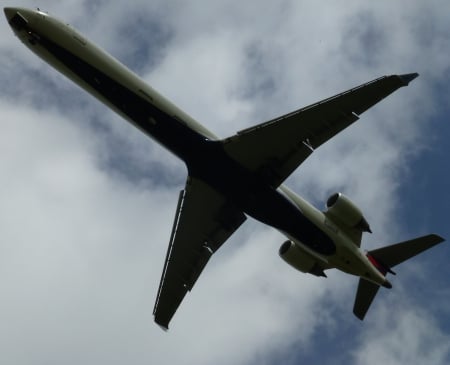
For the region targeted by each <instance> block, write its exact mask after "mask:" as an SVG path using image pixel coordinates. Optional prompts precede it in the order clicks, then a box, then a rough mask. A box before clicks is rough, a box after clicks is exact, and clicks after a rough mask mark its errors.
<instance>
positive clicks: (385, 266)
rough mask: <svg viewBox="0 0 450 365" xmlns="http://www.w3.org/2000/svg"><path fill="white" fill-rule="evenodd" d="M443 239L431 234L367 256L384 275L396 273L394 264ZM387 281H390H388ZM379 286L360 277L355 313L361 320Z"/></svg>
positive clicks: (377, 250) (370, 252) (374, 251)
mask: <svg viewBox="0 0 450 365" xmlns="http://www.w3.org/2000/svg"><path fill="white" fill-rule="evenodd" d="M443 241H444V239H443V238H442V237H440V236H438V235H435V234H430V235H427V236H423V237H418V238H415V239H412V240H409V241H405V242H400V243H397V244H394V245H391V246H386V247H382V248H378V249H376V250H373V251H369V252H368V253H367V258H368V259H369V261H370V262H371V263H372V264H373V265H374V266H375V267H376V268H377V269H378V271H380V272H381V273H382V274H383V275H387V274H388V273H390V274H394V275H395V273H394V271H392V268H393V267H394V266H396V265H398V264H401V263H402V262H403V261H406V260H408V259H410V258H411V257H414V256H416V255H418V254H419V253H421V252H423V251H425V250H428V249H429V248H431V247H433V246H435V245H437V244H438V243H441V242H443ZM386 283H389V282H388V281H386ZM386 287H388V288H390V287H391V286H390V285H389V284H388V285H386ZM379 288H380V286H379V285H377V284H374V283H372V282H369V281H367V280H365V279H363V278H360V279H359V284H358V290H357V292H356V298H355V304H354V307H353V313H354V314H355V316H356V317H358V318H359V319H360V320H363V319H364V317H365V315H366V313H367V311H368V310H369V307H370V305H371V304H372V301H373V299H374V298H375V295H376V294H377V292H378V289H379Z"/></svg>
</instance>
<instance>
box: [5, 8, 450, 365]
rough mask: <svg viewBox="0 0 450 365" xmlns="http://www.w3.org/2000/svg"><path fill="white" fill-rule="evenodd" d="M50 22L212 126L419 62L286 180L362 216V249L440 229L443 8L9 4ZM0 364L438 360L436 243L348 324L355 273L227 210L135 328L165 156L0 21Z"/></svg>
mask: <svg viewBox="0 0 450 365" xmlns="http://www.w3.org/2000/svg"><path fill="white" fill-rule="evenodd" d="M2 6H24V7H29V8H36V7H39V8H40V9H41V10H45V11H48V12H49V13H50V14H51V15H54V16H57V17H58V18H60V19H63V20H64V21H65V22H67V23H70V24H71V25H72V26H74V27H76V28H77V29H78V30H79V31H80V32H81V33H82V34H84V35H85V36H86V37H87V38H89V39H90V40H91V41H93V42H94V43H96V44H98V45H99V46H100V47H102V48H103V49H105V50H107V51H108V52H109V53H111V54H112V55H113V56H114V57H116V58H117V59H119V60H120V61H121V62H123V63H124V64H125V65H127V66H128V67H130V68H131V69H132V70H133V71H135V72H136V73H137V74H139V75H140V76H141V77H142V78H143V79H144V80H145V81H146V82H148V83H149V84H150V85H152V87H154V88H155V89H157V90H158V91H159V92H160V93H162V94H163V95H165V96H166V97H167V98H168V99H169V100H171V101H173V102H174V103H175V104H177V105H178V106H179V107H180V108H181V109H183V110H184V111H186V112H187V113H188V114H189V115H191V116H192V117H194V118H195V119H196V120H198V121H199V122H200V123H202V124H203V125H205V126H206V127H207V128H208V129H210V130H211V131H212V132H214V133H216V134H217V135H219V136H220V137H227V136H230V135H232V134H234V133H236V131H238V130H241V129H244V128H246V127H249V126H252V125H255V124H257V123H261V122H264V121H267V120H269V119H272V118H274V117H276V116H279V115H282V114H285V113H288V112H291V111H293V110H296V109H298V108H300V107H303V106H306V105H308V104H311V103H313V102H316V101H318V100H321V99H324V98H326V97H329V96H332V95H334V94H336V93H339V92H342V91H344V90H347V89H349V88H351V87H354V86H357V85H359V84H362V83H364V82H367V81H370V80H372V79H374V78H377V77H379V76H382V75H390V74H401V73H410V72H418V73H419V74H420V77H419V78H418V79H416V80H414V82H412V83H411V84H410V85H409V86H408V87H407V88H402V89H400V90H398V91H397V92H395V93H394V94H392V95H391V96H389V97H388V98H387V99H385V100H383V101H382V102H381V103H379V104H378V105H377V106H375V107H374V108H373V109H371V110H370V111H368V112H366V113H364V114H363V115H362V116H361V119H360V120H359V121H358V122H357V123H355V124H354V125H352V126H351V127H349V128H347V129H346V130H345V131H343V132H342V133H341V134H339V135H338V136H337V137H336V138H334V139H333V140H331V141H329V142H327V143H326V144H325V145H323V146H321V147H320V148H319V149H318V150H317V151H315V152H314V154H313V155H311V156H310V157H309V158H308V160H306V161H305V163H304V164H303V165H302V166H300V167H299V168H298V169H297V170H296V171H295V172H294V174H293V175H292V176H291V177H290V178H289V179H288V180H287V185H288V186H289V187H290V188H291V189H293V190H294V191H296V192H297V193H298V194H300V195H301V196H303V197H305V198H307V199H308V200H310V201H311V202H312V203H313V204H314V205H315V206H316V207H318V208H320V209H325V201H326V199H327V197H328V196H329V195H331V194H332V193H334V192H336V191H341V192H343V193H345V194H346V195H347V196H348V197H349V198H350V199H351V200H352V201H354V202H355V203H356V204H357V205H358V206H359V207H360V208H361V209H362V211H363V212H364V214H365V216H366V218H367V220H368V221H369V223H370V225H371V228H372V230H373V234H371V235H367V234H366V235H365V236H364V238H363V244H362V245H363V247H364V248H366V249H371V248H375V247H380V246H383V245H386V244H391V243H395V242H398V241H403V240H407V239H410V238H413V237H415V236H420V235H424V234H428V233H437V234H440V235H442V236H443V237H447V238H448V237H450V229H449V226H448V223H447V219H448V207H449V204H450V194H449V189H448V186H449V183H450V173H449V172H448V168H447V165H448V159H447V156H448V155H449V153H450V145H449V143H448V138H449V136H450V126H449V123H448V115H449V112H450V107H449V101H448V100H449V97H450V88H449V87H448V85H449V83H450V46H449V44H450V27H449V26H448V23H449V15H448V14H450V3H449V2H448V1H446V0H430V1H425V0H422V1H421V0H411V1H409V2H408V5H407V6H405V3H403V2H394V1H388V0H380V1H377V2H369V1H359V0H346V1H345V2H344V1H320V2H318V1H289V0H283V1H255V0H249V1H246V2H242V1H233V0H228V1H219V0H215V1H214V0H213V1H209V2H205V1H199V0H192V1H189V2H187V1H186V2H185V1H179V0H178V1H177V0H165V1H162V0H154V1H148V0H145V1H143V0H129V1H127V3H126V5H125V6H124V4H123V3H122V2H111V1H102V0H98V1H85V0H76V1H74V0H66V1H64V2H62V1H50V0H49V1H45V0H43V1H40V2H36V1H17V2H16V3H5V4H3V2H2ZM0 34H1V37H0V64H1V65H2V67H1V68H0V81H1V85H2V87H1V89H0V123H1V133H0V179H1V180H0V181H1V188H0V202H1V203H0V293H1V297H0V298H1V299H0V324H1V326H0V362H1V363H5V364H15V365H25V364H60V363H64V364H68V365H71V364H81V363H82V364H85V365H91V364H92V365H93V364H96V365H98V364H112V365H116V364H125V363H126V364H133V365H141V364H149V363H155V364H211V363H215V364H219V365H220V364H239V365H241V364H242V365H253V364H258V365H260V364H267V365H270V364H278V363H284V364H299V363H322V364H362V363H364V364H368V365H371V364H379V363H383V364H386V365H391V364H392V365H395V364H405V363H410V364H412V363H427V364H448V363H450V308H449V307H448V303H449V302H450V287H449V283H450V280H449V277H450V268H449V265H448V257H449V256H450V248H449V245H448V243H443V244H442V245H440V246H437V247H435V248H433V249H432V250H430V251H428V252H426V253H424V254H423V255H421V256H418V257H417V258H415V259H413V260H411V261H410V262H408V263H407V264H403V265H401V266H399V267H398V268H396V269H397V270H395V271H396V272H397V276H396V277H390V280H391V282H392V284H393V289H392V290H386V289H383V288H382V289H381V290H380V291H379V294H378V296H377V298H376V299H375V301H374V303H373V305H372V307H371V309H370V311H369V313H368V315H367V317H366V319H365V320H364V321H363V322H360V321H359V320H357V319H356V318H355V317H354V316H353V314H352V307H353V300H354V295H355V291H356V286H357V281H358V280H357V278H355V277H351V276H349V275H346V274H343V273H340V272H337V271H330V272H328V278H327V279H324V278H317V277H314V276H311V275H305V274H302V273H299V272H297V271H295V270H293V269H292V268H291V267H289V266H288V265H286V264H285V263H284V262H283V261H282V260H281V259H280V258H279V257H278V248H279V246H280V245H281V244H282V243H283V242H284V240H285V238H284V237H283V236H282V235H281V234H280V233H279V232H277V231H275V230H273V229H272V228H270V227H266V226H264V225H262V224H260V223H258V222H256V221H254V220H251V219H248V220H247V222H246V223H245V224H244V225H243V226H242V227H241V228H240V229H239V230H238V232H236V233H235V234H234V235H233V236H232V238H231V239H230V240H229V241H228V243H227V244H226V245H224V246H223V247H222V248H221V250H219V251H218V252H217V253H216V254H215V255H214V257H213V258H212V259H211V260H210V262H209V264H208V266H207V267H206V269H205V270H204V272H203V274H202V276H201V277H200V279H199V280H198V282H197V283H196V286H195V287H194V289H193V290H192V292H190V293H189V294H188V295H187V296H186V298H185V300H184V302H183V303H182V305H181V307H180V308H179V310H178V312H177V313H176V314H175V316H174V318H173V320H172V322H171V326H170V330H169V331H168V332H164V331H162V330H161V329H160V328H159V327H158V326H157V325H155V324H154V322H153V317H152V309H153V304H154V300H155V297H156V293H157V288H158V285H159V280H160V275H161V271H162V268H163V264H164V258H165V254H166V249H167V245H168V241H169V237H170V232H171V228H172V221H173V218H174V214H175V208H176V203H177V198H178V192H179V190H181V189H182V188H183V186H184V182H185V179H186V173H187V172H186V168H185V166H184V165H183V164H182V163H181V162H180V161H178V160H177V159H176V157H174V156H173V155H171V154H170V152H168V151H166V150H164V148H162V147H161V146H159V145H158V144H157V143H156V142H154V141H152V140H151V139H149V138H148V137H147V136H145V135H143V134H142V133H141V132H139V131H138V130H136V129H135V128H134V127H133V126H131V125H130V124H128V123H127V122H125V121H124V120H122V119H121V118H120V117H119V116H117V115H115V114H114V113H113V112H112V111H110V110H108V108H107V107H105V106H104V105H102V104H101V103H100V102H98V101H97V100H95V99H93V98H92V97H91V96H90V95H88V94H86V93H85V92H84V91H83V90H81V89H80V88H79V87H77V86H76V85H74V84H72V83H71V82H70V81H68V80H67V79H65V78H64V77H63V76H61V75H59V74H58V73H57V72H56V71H55V70H54V69H52V68H51V67H50V66H48V65H47V64H45V63H44V62H43V61H41V60H40V59H38V58H37V57H36V56H35V55H34V54H32V53H31V52H30V51H29V50H28V49H26V47H24V46H23V45H22V44H21V43H20V41H19V40H18V39H17V38H16V37H15V36H14V35H13V33H12V31H11V30H10V28H9V26H8V24H7V22H6V21H5V20H3V21H0Z"/></svg>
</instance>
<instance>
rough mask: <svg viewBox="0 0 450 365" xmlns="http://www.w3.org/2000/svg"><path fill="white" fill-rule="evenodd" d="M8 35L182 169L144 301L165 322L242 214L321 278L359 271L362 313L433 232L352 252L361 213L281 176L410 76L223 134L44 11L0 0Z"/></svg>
mask: <svg viewBox="0 0 450 365" xmlns="http://www.w3.org/2000/svg"><path fill="white" fill-rule="evenodd" d="M4 12H5V15H6V18H7V20H8V23H9V24H10V26H11V28H12V30H13V32H14V33H15V34H16V36H17V37H18V38H19V39H20V40H21V41H22V42H23V43H24V44H25V45H26V46H27V47H28V48H29V49H30V50H31V51H33V52H34V53H35V54H36V55H38V56H39V57H40V58H42V59H43V60H44V61H45V62H47V63H49V64H50V65H51V66H53V67H54V68H56V69H57V70H58V71H59V72H61V73H62V74H64V75H65V76H67V77H68V78H69V79H71V80H72V81H74V82H75V83H76V84H78V85H79V86H80V87H82V88H83V89H84V90H86V91H87V92H89V93H90V94H92V95H93V96H95V97H96V98H97V99H99V100H100V101H101V102H103V103H104V104H106V105H107V106H108V107H110V108H112V109H113V110H114V111H116V112H117V113H118V114H120V115H121V116H122V117H123V118H124V119H126V120H127V121H128V122H130V123H131V124H133V125H134V126H136V127H137V128H139V129H140V130H141V131H142V132H143V133H145V134H146V135H148V136H149V137H151V138H153V139H154V140H156V141H157V142H159V143H160V144H162V145H163V146H164V147H166V148H167V149H168V150H170V151H171V152H172V153H173V154H175V155H176V156H178V157H179V158H180V159H181V160H182V161H184V162H185V164H186V166H187V171H188V177H187V181H186V185H185V187H184V189H183V190H182V191H181V192H180V195H179V199H178V205H177V208H176V216H175V221H174V224H173V228H172V233H171V237H170V241H169V246H168V249H167V255H166V258H165V263H164V268H163V271H162V276H161V280H160V285H159V289H158V292H157V296H156V302H155V306H154V310H153V314H154V319H155V322H156V323H157V324H159V325H160V326H161V327H163V328H165V329H167V328H168V326H169V322H170V321H171V319H172V317H173V316H174V314H175V312H176V311H177V309H178V307H179V305H180V304H181V302H182V300H183V298H184V296H185V295H186V293H187V292H188V291H190V290H191V289H192V288H193V286H194V284H195V282H196V281H197V279H198V277H199V276H200V274H201V272H202V270H203V269H204V267H205V265H206V264H207V262H208V260H209V259H210V258H211V256H212V255H213V254H214V253H215V252H216V251H217V250H218V249H219V248H220V247H221V245H222V244H223V243H224V242H225V241H226V240H227V239H228V238H229V237H230V236H231V235H232V234H233V233H234V232H235V231H236V230H237V229H238V228H239V227H240V226H241V225H242V224H243V223H244V221H245V220H246V218H247V216H250V217H253V218H254V219H256V220H258V221H260V222H262V223H264V224H267V225H269V226H272V227H274V228H275V229H277V230H279V231H280V232H281V233H283V234H284V235H285V236H286V241H285V242H284V243H283V244H282V245H281V247H280V249H279V255H280V256H281V258H282V259H283V260H284V261H285V262H287V263H288V264H289V265H291V266H293V267H294V268H295V269H297V270H299V271H301V272H303V273H309V274H312V275H316V276H323V277H326V274H325V271H326V270H329V269H332V268H336V269H338V270H341V271H343V272H346V273H349V274H351V275H355V276H357V277H359V278H360V279H359V285H358V289H357V293H356V298H355V302H354V308H353V312H354V314H355V315H356V316H357V317H358V318H359V319H361V320H362V319H363V318H364V316H365V315H366V312H367V310H368V309H369V306H370V305H371V303H372V301H373V299H374V297H375V295H376V294H377V291H378V289H379V288H380V287H385V288H391V287H392V285H391V283H390V282H389V281H388V279H387V278H386V275H387V274H388V273H390V274H394V272H393V270H392V268H393V267H394V266H396V265H398V264H400V263H402V262H403V261H405V260H407V259H409V258H410V257H413V256H415V255H417V254H419V253H421V252H422V251H425V250H427V249H428V248H430V247H432V246H434V245H436V244H438V243H440V242H442V241H443V238H441V237H440V236H438V235H435V234H430V235H426V236H422V237H419V238H415V239H412V240H408V241H404V242H401V243H397V244H394V245H391V246H386V247H382V248H379V249H375V250H372V251H368V252H367V251H363V250H362V249H361V248H360V246H361V240H362V235H363V233H364V232H371V228H370V226H369V223H368V222H367V220H366V219H365V217H364V215H363V213H362V212H361V210H360V209H359V208H358V207H357V206H356V205H355V204H354V203H352V201H351V200H350V199H349V198H347V197H346V196H344V195H343V194H341V193H336V194H333V195H332V196H331V197H330V198H329V199H328V200H327V202H326V206H327V209H326V210H325V211H320V210H318V209H317V208H315V207H313V206H312V205H311V204H310V203H308V202H307V201H305V200H304V199H303V198H301V197H300V196H299V195H297V194H295V193H294V192H293V191H291V190H289V189H288V188H287V187H286V186H284V185H283V182H284V180H285V179H286V178H287V177H288V176H289V175H290V174H291V173H292V172H293V171H294V170H295V169H296V168H297V167H298V166H299V165H300V164H302V162H303V161H305V160H306V159H307V158H308V156H310V155H311V153H312V152H313V151H314V150H315V149H316V148H318V147H319V146H320V145H322V144H323V143H325V142H326V141H328V140H329V139H330V138H332V137H334V136H335V135H336V134H338V133H339V132H340V131H342V130H343V129H345V128H346V127H348V126H349V125H351V124H352V123H354V122H356V121H357V120H358V119H359V116H360V115H361V114H362V113H363V112H365V111H366V110H367V109H369V108H370V107H372V106H373V105H375V104H376V103H378V102H379V101H380V100H382V99H383V98H385V97H386V96H388V95H389V94H391V93H392V92H394V91H396V90H397V89H399V88H401V87H403V86H407V85H408V84H409V83H410V82H411V81H412V80H413V79H415V78H416V77H417V76H418V74H416V73H410V74H403V75H390V76H383V77H380V78H378V79H375V80H373V81H370V82H368V83H365V84H362V85H360V86H357V87H355V88H352V89H350V90H348V91H345V92H343V93H341V94H338V95H335V96H332V97H330V98H328V99H325V100H322V101H320V102H318V103H315V104H312V105H309V106H307V107H304V108H301V109H299V110H296V111H294V112H291V113H289V114H286V115H283V116H280V117H278V118H276V119H273V120H269V121H267V122H264V123H262V124H259V125H256V126H254V127H251V128H248V129H245V130H242V131H240V132H238V133H236V134H235V135H233V136H230V137H229V138H225V139H219V138H217V137H216V136H215V135H214V134H213V133H212V132H210V131H209V130H208V129H206V128H205V127H203V126H202V125H200V124H199V123H198V122H197V121H195V120H194V119H193V118H191V117H190V116H189V115H187V114H186V113H184V112H183V111H182V110H180V109H179V108H177V107H176V106H175V105H173V104H172V103H171V102H169V101H168V100H167V99H165V98H164V97H163V96H161V95H160V94H158V93H157V92H156V91H155V90H154V89H152V88H151V87H150V86H149V85H148V84H146V83H145V82H144V81H143V80H141V79H140V78H139V77H138V76H137V75H136V74H134V73H133V72H131V71H130V70H129V69H127V68H126V67H125V66H124V65H122V64H121V63H120V62H119V61H117V60H116V59H114V58H113V57H111V56H110V55H108V54H107V53H106V52H104V51H103V50H101V49H100V48H98V47H97V46H95V45H94V44H92V43H91V42H90V41H89V40H88V39H87V38H86V37H84V36H83V35H81V34H80V33H79V32H78V31H76V30H75V29H74V28H72V27H70V26H68V25H66V24H65V23H64V22H62V21H60V20H58V19H57V18H55V17H53V16H50V15H49V14H47V13H45V12H42V11H40V10H39V9H38V10H30V9H25V8H12V7H10V8H4Z"/></svg>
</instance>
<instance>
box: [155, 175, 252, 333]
mask: <svg viewBox="0 0 450 365" xmlns="http://www.w3.org/2000/svg"><path fill="white" fill-rule="evenodd" d="M245 219H246V217H245V215H244V214H243V213H242V212H240V211H239V210H237V209H236V208H235V207H234V206H233V205H231V203H229V202H228V201H227V200H226V199H225V197H224V196H223V195H221V194H220V193H218V192H217V191H216V190H214V189H212V188H211V187H210V186H209V185H207V184H205V183H204V182H202V181H201V180H198V179H195V178H191V177H188V180H187V182H186V187H185V189H184V190H182V191H181V193H180V198H179V201H178V206H177V213H176V216H175V221H174V224H173V229H172V235H171V238H170V243H169V247H168V249H167V255H166V261H165V264H164V269H163V273H162V276H161V282H160V285H159V290H158V296H157V299H156V303H155V308H154V310H153V314H154V316H155V322H156V323H158V324H159V325H160V326H162V327H163V328H166V329H167V328H168V326H169V322H170V320H171V319H172V317H173V315H174V314H175V312H176V310H177V308H178V306H179V305H180V303H181V302H182V300H183V298H184V296H185V295H186V293H187V292H188V291H190V290H191V289H192V287H193V286H194V284H195V282H196V281H197V279H198V277H199V275H200V273H201V272H202V270H203V268H204V267H205V265H206V264H207V262H208V260H209V259H210V257H211V256H212V254H213V253H214V252H215V251H217V250H218V249H219V247H220V246H221V245H222V244H223V243H224V242H225V241H226V240H227V239H228V238H229V237H230V236H231V235H232V234H233V232H235V231H236V229H238V228H239V226H240V225H241V224H242V223H243V222H244V221H245Z"/></svg>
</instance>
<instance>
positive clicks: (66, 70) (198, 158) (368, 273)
mask: <svg viewBox="0 0 450 365" xmlns="http://www.w3.org/2000/svg"><path fill="white" fill-rule="evenodd" d="M5 13H6V15H7V18H8V20H9V22H10V24H11V26H12V28H13V30H14V32H15V34H16V35H17V36H18V37H19V38H20V39H21V40H22V42H23V43H24V44H25V45H26V46H27V47H28V48H29V49H31V50H32V51H33V52H34V53H36V54H37V55H38V56H39V57H41V58H42V59H43V60H44V61H46V62H47V63H49V64H51V65H52V66H53V67H55V68H56V69H57V70H58V71H60V72H61V73H63V74H64V75H66V76H67V77H68V78H70V79H71V80H73V81H74V82H75V83H76V84H78V85H79V86H81V87H82V88H83V89H85V90H86V91H88V92H89V93H90V94H92V95H93V96H95V97H96V98H97V99H99V100H100V101H102V102H103V103H105V104H106V105H107V106H109V107H110V108H112V109H113V110H115V111H116V112H117V113H118V114H120V115H121V116H122V117H124V118H125V119H126V120H128V121H129V122H130V123H132V124H133V125H134V126H136V127H137V128H139V129H140V130H141V131H142V132H144V133H145V134H147V135H148V136H150V137H151V138H153V139H155V140H156V141H157V142H159V143H160V144H161V145H163V146H164V147H166V148H167V149H168V150H170V151H171V152H172V153H174V154H175V155H176V156H178V157H179V158H180V159H182V160H183V161H184V162H185V163H186V165H187V168H188V170H189V174H190V176H194V177H196V178H198V179H200V180H202V181H204V182H206V183H208V184H209V185H210V186H211V187H213V188H214V189H216V190H217V191H219V192H220V193H222V194H223V195H224V196H226V197H228V198H229V199H230V201H231V202H233V204H235V205H236V207H237V208H238V209H239V210H241V211H243V212H244V213H245V214H247V215H250V216H252V217H253V218H255V219H257V220H259V221H261V222H263V223H265V224H268V225H270V226H272V227H274V228H276V229H278V230H279V231H281V232H283V233H284V234H285V235H286V236H287V237H289V239H291V240H292V241H294V242H295V243H296V244H297V245H298V246H299V247H300V248H301V249H303V250H304V252H305V254H306V255H310V256H311V257H313V258H314V259H317V260H318V261H320V262H322V263H323V267H324V268H333V267H335V268H339V269H340V270H342V271H345V272H348V273H350V274H354V275H358V276H362V277H365V278H367V279H368V280H370V281H372V282H374V283H377V284H379V285H386V282H387V281H386V278H385V277H384V276H383V275H382V274H380V272H379V271H378V270H377V269H376V268H375V267H374V266H373V265H372V264H371V263H370V262H369V260H368V259H367V257H366V256H365V255H364V253H363V252H361V251H360V249H359V248H358V247H357V246H355V245H354V244H353V242H351V240H350V239H349V238H348V237H347V236H346V235H345V233H343V232H342V231H341V230H339V229H337V228H336V227H335V229H333V227H332V225H331V226H330V224H326V223H327V217H326V216H325V214H324V213H322V212H321V211H319V210H317V209H316V208H314V207H313V206H312V205H310V204H309V203H307V202H306V201H305V200H303V199H302V198H300V197H298V196H297V195H296V194H294V193H292V192H291V191H289V190H288V189H287V188H285V187H272V186H269V185H268V184H265V183H264V182H263V181H262V180H261V179H259V177H258V176H257V175H255V174H254V173H251V172H249V171H248V170H247V169H245V168H244V167H243V166H241V165H240V164H239V163H238V162H237V161H235V160H234V159H233V158H231V157H230V156H229V155H228V154H227V153H226V152H225V151H224V149H223V144H222V142H221V141H219V140H218V138H217V137H216V136H215V135H214V134H213V133H211V132H210V131H209V130H207V129H206V128H205V127H203V126H201V125H200V124H199V123H198V122H196V121H195V120H194V119H193V118H191V117H190V116H189V115H187V114H186V113H184V112H183V111H181V110H180V109H179V108H177V107H176V106H175V105H174V104H172V103H171V102H169V101H168V100H166V99H165V98H164V97H162V96H161V95H160V94H158V93H157V92H156V91H155V90H154V89H152V88H151V87H150V86H149V85H147V84H146V83H145V82H144V81H143V80H142V79H140V78H139V77H138V76H137V75H135V74H134V73H133V72H131V71H130V70H129V69H128V68H126V67H125V66H124V65H122V64H121V63H120V62H118V61H117V60H116V59H114V58H113V57H111V56H110V55H108V54H107V53H106V52H104V51H103V50H101V49H99V48H98V47H96V46H95V45H94V44H92V43H91V42H89V41H88V40H87V39H86V38H85V37H83V36H82V35H81V34H79V33H78V32H77V31H76V30H74V29H73V28H72V27H70V26H68V25H66V24H64V23H62V22H60V21H59V20H57V19H55V18H53V17H51V16H49V15H48V14H46V13H43V12H41V11H32V10H28V9H21V8H19V9H17V8H6V9H5ZM330 227H331V228H330Z"/></svg>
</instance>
